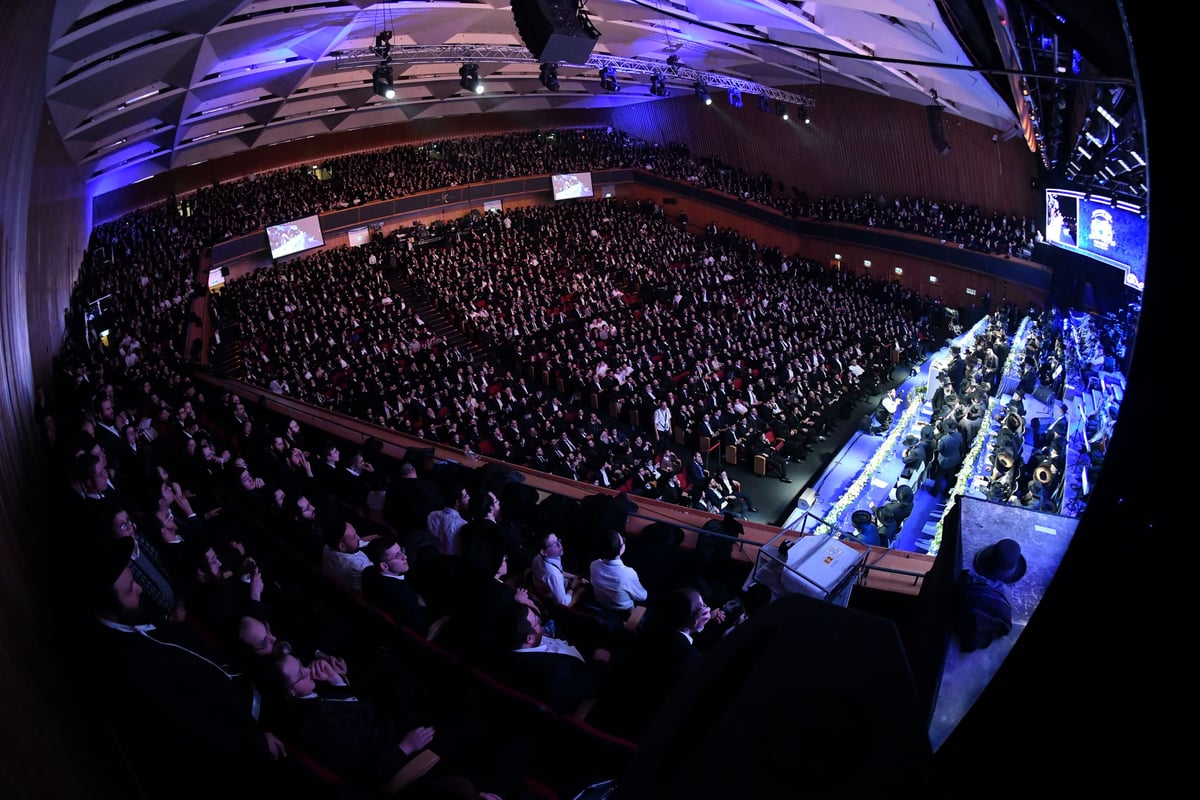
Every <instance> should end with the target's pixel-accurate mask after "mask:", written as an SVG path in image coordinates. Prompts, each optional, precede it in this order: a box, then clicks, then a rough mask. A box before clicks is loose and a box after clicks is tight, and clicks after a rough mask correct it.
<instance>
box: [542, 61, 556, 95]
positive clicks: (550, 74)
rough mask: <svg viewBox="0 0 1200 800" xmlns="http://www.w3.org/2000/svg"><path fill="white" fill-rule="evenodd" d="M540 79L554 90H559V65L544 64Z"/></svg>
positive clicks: (543, 84)
mask: <svg viewBox="0 0 1200 800" xmlns="http://www.w3.org/2000/svg"><path fill="white" fill-rule="evenodd" d="M538 80H539V81H541V82H542V86H545V87H546V88H547V89H549V90H550V91H552V92H557V91H558V65H557V64H542V68H541V70H539V74H538Z"/></svg>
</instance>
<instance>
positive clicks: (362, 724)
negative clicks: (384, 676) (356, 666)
mask: <svg viewBox="0 0 1200 800" xmlns="http://www.w3.org/2000/svg"><path fill="white" fill-rule="evenodd" d="M272 721H273V722H277V723H278V725H279V726H280V729H281V734H280V735H281V736H284V737H286V739H285V741H287V742H292V743H294V745H295V746H296V747H298V748H300V749H301V750H303V751H304V752H305V753H307V754H308V755H310V756H312V757H313V758H315V759H317V760H318V761H320V762H321V763H322V764H324V765H325V766H327V767H329V768H330V769H332V770H333V771H334V772H336V773H337V774H338V775H340V776H342V778H343V779H345V780H346V781H347V782H349V783H351V784H353V785H357V786H363V787H378V786H380V785H381V784H383V783H384V782H386V781H387V780H388V779H389V778H391V777H392V776H393V775H395V774H396V772H398V771H399V770H400V768H401V767H403V766H404V765H405V764H406V763H407V762H408V756H406V755H404V753H403V752H402V751H401V750H400V748H398V747H397V746H396V743H397V742H399V741H400V737H401V735H402V733H401V732H400V731H399V730H397V726H396V724H395V723H394V722H393V721H392V720H391V719H389V718H387V717H386V716H384V715H382V714H380V713H379V711H378V710H377V709H376V708H375V707H374V706H373V705H371V704H370V703H368V702H365V701H362V700H361V699H360V700H357V701H355V700H331V699H322V698H313V699H308V700H301V699H298V698H292V697H288V698H285V699H284V700H283V704H282V706H281V707H280V709H279V711H278V713H277V714H276V715H274V717H273V719H272Z"/></svg>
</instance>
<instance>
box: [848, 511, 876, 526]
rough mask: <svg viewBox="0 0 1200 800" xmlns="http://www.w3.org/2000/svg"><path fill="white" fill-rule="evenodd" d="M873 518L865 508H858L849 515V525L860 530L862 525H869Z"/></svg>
mask: <svg viewBox="0 0 1200 800" xmlns="http://www.w3.org/2000/svg"><path fill="white" fill-rule="evenodd" d="M874 519H875V516H874V515H873V514H872V513H871V512H870V511H868V510H867V509H865V508H860V509H858V510H857V511H855V512H854V513H853V514H851V515H850V524H852V525H853V526H854V527H856V528H861V527H862V526H864V525H870V524H871V521H872V520H874Z"/></svg>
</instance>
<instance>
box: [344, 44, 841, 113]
mask: <svg viewBox="0 0 1200 800" xmlns="http://www.w3.org/2000/svg"><path fill="white" fill-rule="evenodd" d="M331 55H332V56H333V58H334V69H335V70H349V69H363V68H365V67H373V66H376V65H378V64H379V63H380V61H381V59H380V55H379V52H378V51H377V50H376V49H375V48H371V47H364V48H360V49H358V50H340V51H337V52H334V53H331ZM463 62H470V63H484V62H501V63H504V64H540V63H541V62H540V61H538V59H536V58H534V57H533V55H532V54H530V52H529V50H528V49H526V48H525V47H522V46H520V45H467V44H439V45H392V46H391V47H390V48H389V49H388V53H387V63H389V64H391V65H393V67H394V66H395V65H398V64H436V63H447V64H457V63H463ZM569 66H577V67H589V68H591V69H595V70H597V76H599V70H601V69H604V68H605V67H611V68H612V69H614V70H616V71H617V72H623V73H626V74H632V75H658V76H660V77H662V78H663V79H664V80H665V81H667V83H673V84H677V85H679V86H683V87H688V88H690V87H691V86H693V85H695V83H696V82H697V81H702V82H703V83H704V85H705V86H706V87H708V88H709V89H710V90H711V89H736V90H738V91H740V92H742V93H744V94H756V95H760V96H762V97H768V98H770V99H772V100H782V101H783V102H785V103H792V104H794V105H797V106H801V107H803V108H814V107H815V106H816V105H817V102H816V100H814V99H813V98H812V97H809V96H808V95H803V94H796V93H794V92H786V91H784V90H782V89H776V88H775V87H773V86H765V85H763V84H761V83H754V82H753V81H746V80H742V79H741V78H732V77H730V76H728V75H720V74H718V73H715V72H701V71H700V70H697V69H692V68H691V67H688V66H684V65H683V64H667V63H666V62H663V61H641V60H639V59H636V58H620V57H618V56H607V55H602V54H599V53H593V54H592V55H591V56H589V57H588V60H587V63H585V64H573V65H569Z"/></svg>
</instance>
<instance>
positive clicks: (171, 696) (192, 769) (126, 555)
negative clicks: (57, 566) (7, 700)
mask: <svg viewBox="0 0 1200 800" xmlns="http://www.w3.org/2000/svg"><path fill="white" fill-rule="evenodd" d="M132 552H133V541H132V539H129V538H122V539H115V540H109V541H105V542H103V543H102V544H101V545H100V546H99V549H98V550H97V552H96V553H95V555H94V557H93V558H92V559H91V560H90V561H89V563H88V565H87V567H86V572H85V573H84V576H85V578H86V584H85V585H86V586H87V588H88V592H89V600H90V602H91V606H92V609H93V611H94V612H95V615H96V619H97V621H98V625H97V627H96V630H95V631H94V633H95V637H96V640H95V643H94V645H95V646H94V647H93V648H92V649H91V650H89V651H88V652H90V653H92V654H93V657H94V659H95V660H98V661H100V662H102V663H101V666H102V667H103V668H104V669H107V672H102V675H103V676H104V683H103V684H102V685H101V686H99V687H94V691H92V692H91V693H90V694H91V696H92V697H94V698H96V699H97V700H98V701H100V702H102V703H103V704H104V711H105V713H106V715H107V717H108V719H109V721H110V723H111V725H112V726H113V729H114V730H115V732H116V734H117V736H118V737H119V738H120V740H121V743H122V744H123V745H124V746H125V753H126V755H127V756H128V758H129V759H130V760H131V761H132V762H133V766H134V770H135V772H136V773H137V775H138V778H139V780H140V781H142V783H143V785H144V786H147V787H149V788H148V789H147V792H146V794H147V796H151V797H159V796H175V797H207V796H212V793H213V792H219V791H227V790H228V788H229V787H230V786H233V785H237V786H239V787H245V786H247V785H249V786H251V787H256V788H258V789H265V788H267V787H268V786H270V785H271V784H272V782H273V781H274V780H275V779H276V777H278V776H277V775H275V774H274V773H275V770H274V766H275V765H273V761H274V760H275V759H278V758H280V757H281V756H283V755H284V750H283V745H282V744H281V743H280V741H279V740H278V739H277V738H276V737H275V736H274V735H273V734H271V733H269V732H264V731H262V730H260V729H259V727H258V725H257V723H256V721H255V720H256V716H257V710H258V704H257V694H256V693H254V692H253V691H252V689H251V688H250V687H248V686H245V685H243V683H242V682H239V681H237V680H235V679H236V678H238V677H239V676H238V675H237V674H236V673H231V672H230V671H229V670H228V669H227V668H225V667H223V666H222V663H223V661H224V659H223V657H222V654H219V653H215V652H213V651H211V650H210V649H209V648H208V647H207V645H206V644H205V643H203V642H201V641H199V640H198V639H197V638H196V637H195V636H193V635H191V629H190V628H188V627H187V626H173V628H172V630H171V631H170V633H169V634H167V633H165V632H163V631H161V630H158V629H156V628H155V626H154V625H152V624H149V616H148V614H147V613H146V610H145V608H144V605H143V603H142V587H141V585H140V584H139V583H138V582H137V581H136V579H135V578H134V575H133V571H132V569H130V565H129V561H130V557H131V555H132ZM168 793H169V794H168Z"/></svg>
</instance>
